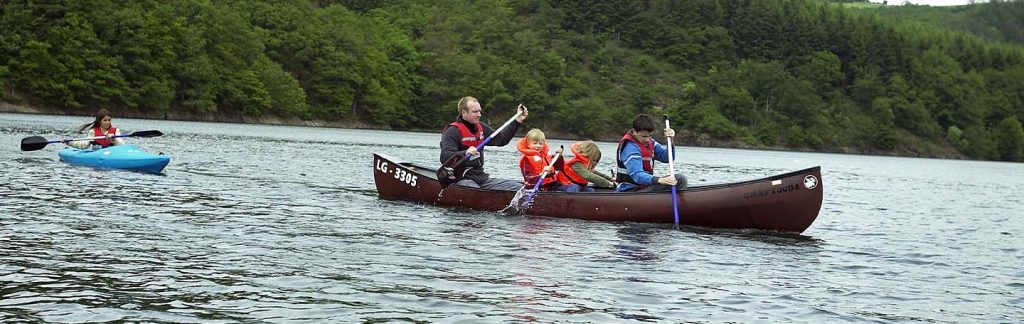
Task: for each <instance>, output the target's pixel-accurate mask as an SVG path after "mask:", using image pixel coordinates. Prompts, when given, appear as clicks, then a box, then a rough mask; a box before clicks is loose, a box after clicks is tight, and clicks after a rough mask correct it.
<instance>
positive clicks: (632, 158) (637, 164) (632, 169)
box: [619, 143, 654, 186]
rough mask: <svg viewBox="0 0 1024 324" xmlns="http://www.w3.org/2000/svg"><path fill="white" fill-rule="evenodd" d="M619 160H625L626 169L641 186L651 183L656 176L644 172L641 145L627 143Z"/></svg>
mask: <svg viewBox="0 0 1024 324" xmlns="http://www.w3.org/2000/svg"><path fill="white" fill-rule="evenodd" d="M619 161H624V163H623V164H625V165H626V171H627V172H628V173H629V177H630V178H633V182H636V183H637V184H638V185H641V186H650V185H651V183H652V179H654V177H653V176H651V175H650V174H647V172H644V162H643V158H642V157H641V156H640V147H638V146H636V143H626V145H624V146H623V147H622V155H621V156H619Z"/></svg>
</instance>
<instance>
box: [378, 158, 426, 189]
mask: <svg viewBox="0 0 1024 324" xmlns="http://www.w3.org/2000/svg"><path fill="white" fill-rule="evenodd" d="M377 171H380V172H381V173H384V174H388V173H391V174H394V175H395V179H397V180H398V181H401V182H405V184H407V185H410V186H413V187H415V186H416V180H419V176H417V175H416V174H413V173H412V172H409V171H405V169H401V168H395V170H394V171H391V168H390V167H389V165H388V162H387V161H384V160H379V161H377Z"/></svg>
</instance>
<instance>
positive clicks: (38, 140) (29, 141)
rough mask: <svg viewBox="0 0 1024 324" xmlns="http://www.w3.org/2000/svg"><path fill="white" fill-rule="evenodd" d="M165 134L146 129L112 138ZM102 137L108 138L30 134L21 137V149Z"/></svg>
mask: <svg viewBox="0 0 1024 324" xmlns="http://www.w3.org/2000/svg"><path fill="white" fill-rule="evenodd" d="M163 134H164V133H161V132H160V131H158V130H145V131H137V132H132V133H131V134H128V135H114V136H111V137H110V138H119V137H156V136H161V135H163ZM101 138H106V136H93V137H84V138H73V139H58V140H46V138H45V137H42V136H29V137H26V138H23V139H21V150H22V151H36V150H41V149H43V148H44V147H46V145H47V144H53V143H61V142H64V141H72V142H73V141H91V140H97V139H101Z"/></svg>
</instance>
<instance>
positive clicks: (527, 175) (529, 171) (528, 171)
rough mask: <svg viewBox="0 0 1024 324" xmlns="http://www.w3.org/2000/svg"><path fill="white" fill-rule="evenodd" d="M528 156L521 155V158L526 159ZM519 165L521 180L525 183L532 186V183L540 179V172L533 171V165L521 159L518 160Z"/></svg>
mask: <svg viewBox="0 0 1024 324" xmlns="http://www.w3.org/2000/svg"><path fill="white" fill-rule="evenodd" d="M528 158H529V157H525V156H524V157H523V159H528ZM519 167H520V170H521V171H522V172H523V182H525V183H526V185H528V186H532V185H534V184H536V183H537V180H538V179H540V174H537V173H533V167H532V166H530V163H529V162H526V161H524V160H522V159H521V160H520V161H519Z"/></svg>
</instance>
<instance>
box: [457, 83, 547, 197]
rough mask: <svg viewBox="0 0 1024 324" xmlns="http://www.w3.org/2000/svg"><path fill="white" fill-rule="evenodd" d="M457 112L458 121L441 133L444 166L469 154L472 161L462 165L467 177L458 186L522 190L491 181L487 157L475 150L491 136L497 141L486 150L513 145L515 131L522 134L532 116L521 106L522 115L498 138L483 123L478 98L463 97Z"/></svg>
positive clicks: (513, 183) (511, 183) (514, 183)
mask: <svg viewBox="0 0 1024 324" xmlns="http://www.w3.org/2000/svg"><path fill="white" fill-rule="evenodd" d="M458 110H459V116H457V117H456V118H455V121H454V122H452V123H451V124H448V125H446V126H445V128H444V130H442V131H441V163H442V164H444V163H445V162H446V161H449V159H450V158H451V157H453V156H459V155H463V156H464V155H466V154H469V158H468V159H467V160H465V162H463V163H465V166H466V173H465V174H464V176H463V178H462V179H460V180H459V181H458V182H456V183H455V184H457V185H462V186H466V187H472V188H482V189H496V190H511V191H515V190H519V188H521V187H522V186H523V183H522V182H519V181H514V180H507V179H498V178H491V176H490V175H488V174H487V172H484V155H483V152H482V151H479V150H477V149H476V146H477V145H478V144H480V143H482V142H483V141H484V139H485V138H486V137H490V136H491V135H494V137H493V138H491V139H490V141H488V142H487V144H486V146H505V145H506V144H508V143H509V142H511V141H512V138H513V137H515V134H516V131H517V130H519V126H520V125H522V123H523V120H524V119H526V116H527V115H528V114H529V113H528V112H527V110H526V107H525V106H523V105H519V108H518V111H519V114H518V115H516V117H515V120H514V121H512V122H511V123H509V124H508V126H507V127H505V128H503V129H501V132H499V133H497V134H494V129H493V128H491V126H490V125H487V124H485V123H484V122H483V121H481V120H480V117H481V115H483V109H482V108H481V107H480V101H478V100H477V99H476V98H473V97H469V96H466V97H462V99H459V104H458Z"/></svg>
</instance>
